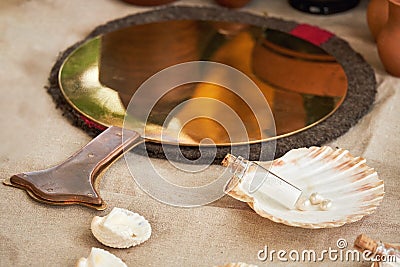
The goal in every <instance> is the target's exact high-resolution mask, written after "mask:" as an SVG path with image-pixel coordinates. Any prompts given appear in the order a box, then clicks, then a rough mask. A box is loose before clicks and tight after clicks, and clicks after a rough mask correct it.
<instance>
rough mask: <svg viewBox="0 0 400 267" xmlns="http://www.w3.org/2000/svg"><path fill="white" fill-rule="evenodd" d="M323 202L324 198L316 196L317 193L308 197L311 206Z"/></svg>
mask: <svg viewBox="0 0 400 267" xmlns="http://www.w3.org/2000/svg"><path fill="white" fill-rule="evenodd" d="M323 200H324V198H323V197H322V196H321V195H320V194H318V193H317V192H314V193H312V194H311V195H310V202H311V204H313V205H318V204H320V203H321V202H322V201H323Z"/></svg>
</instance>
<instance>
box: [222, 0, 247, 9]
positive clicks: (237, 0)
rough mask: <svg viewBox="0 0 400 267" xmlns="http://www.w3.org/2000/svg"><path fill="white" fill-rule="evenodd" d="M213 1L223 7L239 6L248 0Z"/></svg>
mask: <svg viewBox="0 0 400 267" xmlns="http://www.w3.org/2000/svg"><path fill="white" fill-rule="evenodd" d="M215 2H217V3H218V4H219V5H221V6H225V7H230V8H239V7H243V6H245V5H246V4H247V3H248V2H250V0H215Z"/></svg>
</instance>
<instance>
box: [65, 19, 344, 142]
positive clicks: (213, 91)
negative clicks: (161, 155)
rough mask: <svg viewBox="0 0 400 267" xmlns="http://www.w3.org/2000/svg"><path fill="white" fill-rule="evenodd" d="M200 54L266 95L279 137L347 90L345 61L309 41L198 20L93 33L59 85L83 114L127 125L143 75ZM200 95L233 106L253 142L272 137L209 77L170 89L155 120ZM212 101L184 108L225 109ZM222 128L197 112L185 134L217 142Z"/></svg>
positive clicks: (314, 118)
mask: <svg viewBox="0 0 400 267" xmlns="http://www.w3.org/2000/svg"><path fill="white" fill-rule="evenodd" d="M197 60H207V61H214V62H219V63H223V64H226V65H229V66H232V67H234V68H236V69H238V70H240V71H241V72H243V73H244V74H246V75H247V76H248V77H249V78H250V79H251V80H252V81H253V82H254V83H255V84H256V85H257V86H258V87H259V89H260V90H261V91H262V94H263V95H264V97H265V98H266V99H267V101H268V103H269V106H270V108H271V110H272V113H273V115H274V118H275V124H276V135H277V136H278V137H282V136H286V135H289V134H292V133H295V132H298V131H301V130H303V129H306V128H307V127H311V126H312V125H313V124H315V123H318V122H320V121H321V120H323V119H324V118H326V117H327V116H329V115H330V114H332V113H333V112H334V111H335V110H336V109H337V107H338V106H339V105H340V104H341V102H342V101H343V99H344V97H345V94H346V91H347V79H346V75H345V73H344V71H343V68H342V67H341V66H340V64H338V63H337V61H336V60H335V58H334V57H332V56H331V55H329V54H327V53H326V52H325V51H324V50H323V49H321V48H320V47H318V46H316V45H314V44H312V43H311V42H308V41H306V40H303V39H300V38H298V37H295V36H292V35H290V34H289V33H284V32H280V31H276V30H272V29H265V28H261V27H257V26H252V25H246V24H240V23H233V22H215V21H198V20H176V21H165V22H156V23H149V24H144V25H135V26H132V27H128V28H123V29H119V30H116V31H114V32H111V33H107V34H105V35H102V36H99V37H97V38H94V39H92V40H90V41H88V42H86V43H85V44H83V45H81V46H80V47H79V48H78V49H76V50H75V51H74V52H73V53H72V54H71V55H70V56H69V57H68V58H67V60H66V61H65V62H64V65H63V67H62V68H61V70H60V85H61V89H62V91H63V93H64V95H65V97H66V99H67V100H68V101H69V102H70V103H71V104H72V105H73V106H74V107H75V108H76V109H77V110H78V111H80V112H81V113H82V114H84V115H85V116H87V117H89V118H91V119H93V120H94V121H96V122H98V123H100V124H102V125H105V126H110V125H117V126H121V125H122V123H123V119H124V114H125V110H126V107H127V106H128V104H129V101H130V99H131V97H132V96H133V94H134V93H135V91H136V90H137V88H138V87H139V86H140V85H141V84H142V83H143V82H144V81H145V80H147V79H148V78H149V77H151V76H152V75H154V74H155V73H157V72H158V71H161V70H163V69H165V68H167V67H169V66H172V65H175V64H179V63H184V62H188V61H197ZM210 75H212V74H210ZM215 75H218V74H215ZM248 94H249V95H251V94H252V92H251V90H249V91H248ZM202 97H205V98H212V99H215V100H218V101H221V102H223V103H225V104H226V105H228V106H229V107H231V108H232V109H233V110H234V111H235V113H237V115H238V116H239V117H240V119H241V120H242V121H243V123H244V125H245V128H246V131H247V133H248V135H249V141H253V142H254V141H261V140H266V139H268V138H271V137H274V135H275V133H272V132H271V131H270V129H268V128H261V129H260V127H259V125H258V124H257V121H256V120H255V116H254V114H253V113H252V111H251V109H250V107H249V106H247V105H246V103H245V102H244V101H243V100H242V99H241V98H240V97H238V96H237V95H236V94H234V93H232V92H231V91H230V90H228V89H226V88H224V87H221V86H218V85H214V84H210V83H190V84H185V85H182V86H178V87H176V88H174V90H171V91H170V92H169V93H168V94H166V95H164V97H163V98H161V99H160V100H159V101H158V102H157V104H156V106H155V107H154V109H153V111H152V113H151V114H150V118H149V122H150V124H149V126H150V125H153V127H155V128H157V126H162V125H163V123H164V121H165V118H166V117H167V116H168V114H169V113H170V112H171V110H173V109H174V108H175V107H176V106H177V105H179V104H181V103H183V102H185V101H187V100H190V99H196V98H202ZM187 102H188V103H190V101H187ZM214 102H215V101H214ZM212 103H213V101H210V102H209V104H203V105H202V106H201V107H198V106H190V105H187V106H183V108H182V109H181V110H180V112H181V114H185V116H188V114H190V113H195V112H198V110H199V109H204V110H207V112H208V114H209V115H210V116H211V117H213V114H214V115H216V114H219V113H221V112H222V111H221V110H220V109H219V107H218V106H213V104H212ZM204 105H206V106H204ZM256 112H257V111H256ZM177 117H179V114H178V115H177ZM225 119H226V121H228V122H229V120H230V119H229V117H227V118H225ZM224 127H225V125H224V126H222V125H221V124H220V123H218V122H216V121H214V120H212V119H206V118H199V119H197V120H192V121H190V123H187V124H186V125H185V126H184V127H183V128H182V131H181V134H182V135H184V136H186V137H190V139H191V140H192V141H193V142H194V143H196V142H197V143H198V142H200V141H201V140H203V139H204V138H211V139H212V140H213V141H214V142H215V143H216V144H217V145H218V144H225V143H229V140H230V139H229V136H227V133H226V130H225V129H224ZM157 129H159V127H158V128H157ZM199 129H201V130H199Z"/></svg>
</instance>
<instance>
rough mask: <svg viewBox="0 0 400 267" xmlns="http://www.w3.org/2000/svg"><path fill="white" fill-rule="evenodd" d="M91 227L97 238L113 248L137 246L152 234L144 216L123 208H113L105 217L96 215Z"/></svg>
mask: <svg viewBox="0 0 400 267" xmlns="http://www.w3.org/2000/svg"><path fill="white" fill-rule="evenodd" d="M91 229H92V233H93V235H94V236H95V237H96V239H97V240H99V241H100V242H101V243H102V244H104V245H106V246H109V247H113V248H129V247H132V246H137V245H139V244H141V243H143V242H145V241H146V240H147V239H149V238H150V236H151V226H150V224H149V222H148V221H147V220H146V219H145V218H144V217H143V216H140V215H139V214H137V213H134V212H132V211H129V210H126V209H121V208H113V210H112V211H111V212H110V213H109V214H108V215H107V216H104V217H99V216H95V217H94V218H93V220H92V223H91Z"/></svg>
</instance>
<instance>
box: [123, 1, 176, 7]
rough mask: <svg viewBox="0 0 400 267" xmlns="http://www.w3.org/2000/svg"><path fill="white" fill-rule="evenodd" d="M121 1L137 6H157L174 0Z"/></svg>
mask: <svg viewBox="0 0 400 267" xmlns="http://www.w3.org/2000/svg"><path fill="white" fill-rule="evenodd" d="M123 1H124V2H127V3H129V4H134V5H138V6H159V5H165V4H168V3H172V2H175V1H176V0H123Z"/></svg>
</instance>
